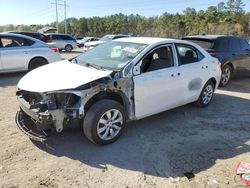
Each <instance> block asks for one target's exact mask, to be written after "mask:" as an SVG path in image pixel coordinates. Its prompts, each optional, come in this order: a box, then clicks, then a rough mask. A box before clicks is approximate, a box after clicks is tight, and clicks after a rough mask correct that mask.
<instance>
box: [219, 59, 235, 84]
mask: <svg viewBox="0 0 250 188" xmlns="http://www.w3.org/2000/svg"><path fill="white" fill-rule="evenodd" d="M221 72H222V74H221V80H220V87H225V86H226V85H227V84H228V83H229V81H230V80H231V77H232V74H233V69H232V67H231V66H230V65H228V64H227V65H224V66H223V67H222V69H221Z"/></svg>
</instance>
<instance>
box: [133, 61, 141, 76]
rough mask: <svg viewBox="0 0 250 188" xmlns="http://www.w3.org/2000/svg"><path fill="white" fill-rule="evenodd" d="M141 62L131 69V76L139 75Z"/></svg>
mask: <svg viewBox="0 0 250 188" xmlns="http://www.w3.org/2000/svg"><path fill="white" fill-rule="evenodd" d="M141 63H142V62H141V61H140V63H137V64H136V65H135V66H134V67H133V75H134V76H136V75H139V74H140V73H141Z"/></svg>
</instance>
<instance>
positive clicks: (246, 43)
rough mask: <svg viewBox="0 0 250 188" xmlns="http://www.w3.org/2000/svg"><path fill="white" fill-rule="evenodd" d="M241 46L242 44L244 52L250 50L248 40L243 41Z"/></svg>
mask: <svg viewBox="0 0 250 188" xmlns="http://www.w3.org/2000/svg"><path fill="white" fill-rule="evenodd" d="M240 44H241V49H242V50H244V51H245V50H250V45H249V43H248V42H247V41H246V40H244V39H241V40H240Z"/></svg>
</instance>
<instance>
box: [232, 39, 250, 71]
mask: <svg viewBox="0 0 250 188" xmlns="http://www.w3.org/2000/svg"><path fill="white" fill-rule="evenodd" d="M237 41H238V43H239V45H240V46H239V47H240V50H238V51H239V52H236V53H237V54H235V55H236V57H237V60H236V61H235V65H236V70H235V73H239V74H247V75H250V45H249V44H248V43H247V41H245V40H244V39H238V40H237Z"/></svg>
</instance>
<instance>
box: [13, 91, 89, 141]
mask: <svg viewBox="0 0 250 188" xmlns="http://www.w3.org/2000/svg"><path fill="white" fill-rule="evenodd" d="M16 96H17V100H18V102H19V105H20V111H18V112H17V114H16V124H17V126H18V128H19V129H20V130H21V131H22V132H24V133H25V134H26V135H28V136H29V137H30V138H31V139H33V140H37V141H42V142H43V141H45V140H46V139H47V138H48V137H49V136H50V135H51V134H52V133H53V132H61V131H62V130H63V129H64V128H66V127H77V126H79V125H80V122H81V119H82V118H83V115H84V112H83V110H81V109H83V108H81V97H80V93H79V94H78V93H77V94H76V93H70V92H55V93H36V92H29V91H25V90H19V91H17V93H16Z"/></svg>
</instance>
